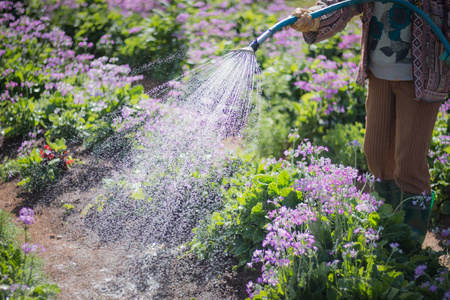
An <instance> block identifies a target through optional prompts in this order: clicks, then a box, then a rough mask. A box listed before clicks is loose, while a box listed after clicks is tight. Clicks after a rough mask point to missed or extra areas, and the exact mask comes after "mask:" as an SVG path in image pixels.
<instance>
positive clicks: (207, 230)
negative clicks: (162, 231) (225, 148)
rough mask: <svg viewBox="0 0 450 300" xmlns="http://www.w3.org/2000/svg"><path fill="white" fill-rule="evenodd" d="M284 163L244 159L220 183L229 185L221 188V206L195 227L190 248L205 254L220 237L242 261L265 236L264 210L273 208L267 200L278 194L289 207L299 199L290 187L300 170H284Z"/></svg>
mask: <svg viewBox="0 0 450 300" xmlns="http://www.w3.org/2000/svg"><path fill="white" fill-rule="evenodd" d="M284 164H285V163H283V162H276V161H272V160H268V161H265V160H262V161H255V162H253V163H246V164H244V168H243V170H242V169H241V172H239V173H237V174H236V176H234V177H232V178H230V179H228V180H225V181H224V182H223V183H222V184H223V185H225V186H228V185H230V188H229V189H228V190H227V191H224V193H226V194H225V195H226V201H225V203H224V207H223V208H222V209H221V210H220V211H219V212H215V213H213V215H212V216H211V218H210V220H209V222H208V223H205V222H203V223H202V224H201V225H200V226H199V227H198V228H196V229H195V230H194V233H196V236H195V237H194V239H193V240H192V242H191V243H190V245H191V249H192V251H193V252H194V253H196V254H197V255H199V256H200V257H207V256H208V253H209V252H210V251H212V250H213V249H215V248H216V247H217V245H215V241H221V242H222V245H223V242H225V243H226V244H227V245H226V246H227V251H228V252H229V253H231V254H233V255H234V256H236V257H238V258H239V260H240V264H241V265H242V264H244V263H246V262H248V261H249V260H250V258H251V255H252V253H253V251H254V250H256V249H257V248H258V247H260V245H261V242H262V241H263V239H264V237H265V233H266V231H265V229H264V228H265V225H266V224H268V223H269V221H270V219H269V218H268V217H267V213H268V212H269V211H271V210H274V209H275V208H276V206H275V204H273V203H271V202H270V201H268V200H269V199H275V198H278V197H280V196H281V197H283V198H284V200H283V201H282V203H283V205H285V206H288V207H295V206H296V204H298V203H300V202H302V195H301V193H298V192H296V191H294V189H293V188H292V187H291V186H292V184H293V182H294V180H295V179H296V178H298V177H299V174H298V173H296V172H293V173H288V172H286V171H284Z"/></svg>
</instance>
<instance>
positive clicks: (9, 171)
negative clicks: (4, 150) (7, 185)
mask: <svg viewBox="0 0 450 300" xmlns="http://www.w3.org/2000/svg"><path fill="white" fill-rule="evenodd" d="M19 173H20V164H19V163H18V162H17V160H15V159H8V158H7V159H5V161H4V162H3V163H2V164H0V181H2V182H7V181H9V180H11V179H13V178H15V177H16V176H17V175H18V174H19Z"/></svg>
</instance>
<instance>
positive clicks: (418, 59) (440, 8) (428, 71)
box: [304, 0, 450, 102]
mask: <svg viewBox="0 0 450 300" xmlns="http://www.w3.org/2000/svg"><path fill="white" fill-rule="evenodd" d="M337 2H339V1H338V0H323V1H319V2H317V3H316V5H315V6H314V7H311V8H310V10H311V11H314V10H318V9H320V8H322V7H324V6H327V5H331V4H334V3H337ZM418 6H419V7H420V6H421V8H422V10H423V11H424V12H425V13H426V14H427V15H428V16H429V17H430V18H431V19H432V20H433V21H434V22H435V23H436V24H437V25H438V27H439V28H440V29H441V31H442V32H443V33H444V35H445V37H446V38H447V39H448V40H450V16H449V14H450V0H423V2H422V3H421V4H419V5H418ZM372 12H373V3H369V4H360V5H355V6H350V7H347V8H343V9H341V10H338V11H336V12H334V13H330V14H328V15H325V16H322V17H320V27H319V30H318V31H317V32H307V33H304V38H305V41H306V42H307V43H308V44H312V43H317V42H320V41H322V40H324V39H327V38H329V37H331V36H333V35H334V34H336V33H337V32H339V31H342V30H343V29H344V28H345V26H346V25H347V23H348V22H349V21H350V20H351V19H352V18H353V17H354V16H356V15H359V14H361V13H362V17H361V20H362V36H361V48H362V50H361V61H360V63H359V71H358V75H357V79H356V81H357V82H358V83H359V84H361V85H364V81H365V79H366V78H367V77H368V73H369V67H368V66H369V53H368V50H367V40H368V36H369V23H370V20H371V18H372ZM411 25H412V28H411V33H412V37H411V47H412V49H411V55H412V64H413V80H414V87H415V98H416V100H419V99H420V100H424V101H427V102H438V101H442V100H444V99H446V98H447V96H448V93H449V92H450V73H449V69H450V67H449V66H448V65H446V64H445V63H444V62H442V61H440V60H439V59H438V57H439V56H440V55H441V54H442V53H443V51H444V46H443V45H442V44H441V43H440V42H439V41H438V38H437V37H436V36H435V35H434V33H433V31H432V30H431V28H430V27H429V26H428V25H427V23H426V22H425V21H424V20H423V19H422V18H420V17H419V16H418V15H417V14H415V13H413V14H412V20H411Z"/></svg>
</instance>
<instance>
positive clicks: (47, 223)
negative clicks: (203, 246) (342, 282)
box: [0, 140, 450, 300]
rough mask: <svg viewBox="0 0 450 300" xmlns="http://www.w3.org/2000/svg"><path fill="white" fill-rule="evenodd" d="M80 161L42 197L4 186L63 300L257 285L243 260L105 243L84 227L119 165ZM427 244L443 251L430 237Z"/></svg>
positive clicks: (216, 292)
mask: <svg viewBox="0 0 450 300" xmlns="http://www.w3.org/2000/svg"><path fill="white" fill-rule="evenodd" d="M3 146H6V145H3ZM11 148H15V145H14V146H12V147H11ZM0 149H2V151H6V150H7V149H8V147H2V143H1V140H0ZM3 153H5V152H3ZM77 157H79V158H81V159H82V161H83V162H84V164H83V165H77V166H75V167H74V168H73V169H71V171H70V172H68V173H67V174H66V175H65V176H64V178H63V179H62V180H61V181H60V182H59V183H58V184H57V185H56V186H53V187H50V188H48V189H46V190H45V191H43V192H40V193H34V194H26V193H23V192H22V191H21V189H20V187H17V183H18V181H17V180H15V181H12V182H7V183H1V184H0V208H2V209H5V210H6V211H9V212H11V213H13V214H15V215H16V216H17V215H18V213H19V210H20V209H21V208H22V207H24V206H26V207H31V208H33V209H34V211H35V214H36V223H35V224H33V225H32V226H31V227H30V230H29V232H30V235H31V241H32V242H33V243H36V244H40V245H43V246H45V248H46V251H45V252H44V253H41V254H39V256H41V257H42V260H43V263H44V272H45V273H46V274H47V277H48V280H49V281H50V282H52V283H57V284H58V286H59V287H60V289H61V293H60V294H59V296H58V298H57V299H68V300H69V299H70V300H74V299H192V298H195V299H197V300H200V299H205V300H210V299H217V300H219V299H245V298H246V297H247V294H246V291H245V289H246V287H245V285H246V283H247V282H248V281H250V280H253V281H255V279H256V278H257V276H258V274H256V273H255V272H250V271H248V270H247V271H245V270H243V269H237V270H235V269H233V266H234V265H235V264H236V261H234V260H233V259H232V258H229V257H225V256H224V255H223V254H217V255H216V256H215V258H214V261H208V260H205V261H200V260H198V259H196V258H195V257H192V256H182V253H181V252H176V251H175V252H174V250H173V249H170V245H159V246H157V247H156V248H151V247H149V248H148V249H144V250H142V249H139V250H138V251H133V249H127V245H121V244H120V243H107V244H106V243H103V242H100V241H99V239H98V236H96V234H95V233H93V232H92V231H90V230H89V229H88V227H87V226H86V225H85V219H84V218H83V217H82V216H81V212H82V210H83V209H84V208H85V207H86V204H87V203H90V202H91V201H92V199H95V197H96V196H97V195H98V194H99V193H100V192H101V189H102V186H101V179H102V178H104V177H107V176H108V175H109V174H110V172H111V171H112V170H113V165H112V164H111V163H108V160H98V159H94V158H92V157H89V156H86V157H81V156H77ZM0 161H1V160H0ZM64 204H68V205H73V209H71V210H67V208H64ZM66 207H67V206H66ZM446 223H447V224H445V225H450V222H448V221H446ZM425 245H426V246H430V247H431V248H433V249H436V250H437V249H439V248H440V246H439V243H438V240H437V239H436V238H435V237H434V235H433V234H432V233H430V232H429V233H428V235H427V237H426V240H425ZM166 250H167V251H166Z"/></svg>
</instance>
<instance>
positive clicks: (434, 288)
mask: <svg viewBox="0 0 450 300" xmlns="http://www.w3.org/2000/svg"><path fill="white" fill-rule="evenodd" d="M429 290H430V292H435V291H436V290H437V286H435V285H432V286H430V288H429Z"/></svg>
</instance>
